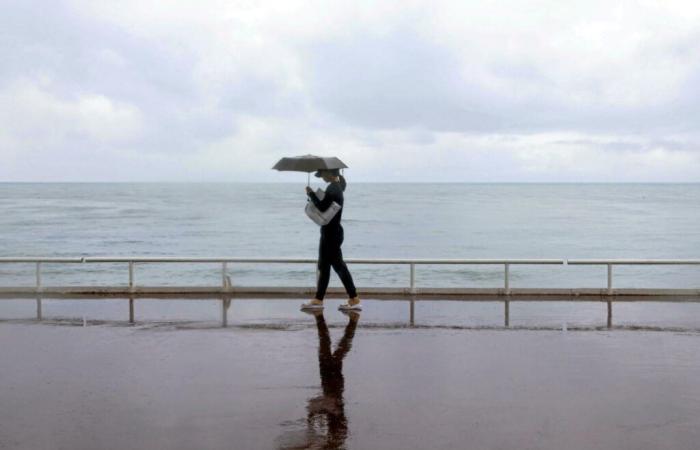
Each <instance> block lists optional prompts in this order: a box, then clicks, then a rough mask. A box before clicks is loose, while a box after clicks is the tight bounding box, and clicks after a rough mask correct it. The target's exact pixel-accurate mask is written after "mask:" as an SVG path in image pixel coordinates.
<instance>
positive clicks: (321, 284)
mask: <svg viewBox="0 0 700 450" xmlns="http://www.w3.org/2000/svg"><path fill="white" fill-rule="evenodd" d="M329 256H330V255H329V251H328V243H327V242H326V241H324V239H323V238H321V242H320V244H319V246H318V268H317V272H316V276H317V278H316V298H317V299H318V300H323V297H325V296H326V289H328V281H329V280H330V278H331V262H330V258H329Z"/></svg>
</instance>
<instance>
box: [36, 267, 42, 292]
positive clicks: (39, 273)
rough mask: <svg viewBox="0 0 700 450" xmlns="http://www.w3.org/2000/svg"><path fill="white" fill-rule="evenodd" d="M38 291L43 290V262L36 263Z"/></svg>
mask: <svg viewBox="0 0 700 450" xmlns="http://www.w3.org/2000/svg"><path fill="white" fill-rule="evenodd" d="M36 290H37V291H40V290H41V262H40V261H39V262H37V263H36Z"/></svg>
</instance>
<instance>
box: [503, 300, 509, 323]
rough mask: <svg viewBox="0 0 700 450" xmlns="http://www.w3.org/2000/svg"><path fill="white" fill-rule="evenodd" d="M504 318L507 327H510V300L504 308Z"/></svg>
mask: <svg viewBox="0 0 700 450" xmlns="http://www.w3.org/2000/svg"><path fill="white" fill-rule="evenodd" d="M503 319H504V321H503V322H504V324H505V326H506V328H508V327H510V302H509V301H508V300H506V301H505V309H504V310H503Z"/></svg>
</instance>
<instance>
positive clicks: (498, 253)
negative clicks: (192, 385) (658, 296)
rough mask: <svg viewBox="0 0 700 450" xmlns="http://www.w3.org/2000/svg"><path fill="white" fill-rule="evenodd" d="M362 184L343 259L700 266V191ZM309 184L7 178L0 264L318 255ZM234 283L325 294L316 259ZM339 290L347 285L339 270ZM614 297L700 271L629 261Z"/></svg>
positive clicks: (211, 280) (452, 273)
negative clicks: (680, 262)
mask: <svg viewBox="0 0 700 450" xmlns="http://www.w3.org/2000/svg"><path fill="white" fill-rule="evenodd" d="M348 181H349V184H348V186H347V189H346V191H345V206H344V210H343V220H342V224H343V227H344V230H345V241H344V243H343V247H342V250H343V255H344V256H345V258H449V259H452V258H464V259H471V258H477V259H481V258H485V259H498V258H534V259H540V258H555V259H575V258H641V259H656V258H659V259H693V258H695V259H697V258H700V226H699V224H700V183H689V184H688V183H685V184H680V183H679V184H675V183H663V184H660V183H640V184H635V183H625V184H608V183H551V184H550V183H522V184H521V183H455V184H452V183H435V184H428V183H397V184H393V183H353V182H352V180H351V179H350V180H348ZM312 186H313V187H314V188H316V187H321V188H323V187H324V186H323V185H322V184H321V185H319V184H312ZM305 187H306V185H305V183H303V182H300V183H280V184H276V183H213V184H206V183H2V184H0V191H1V192H2V195H0V211H2V214H0V231H1V232H0V256H3V257H16V256H22V257H26V256H37V257H38V256H42V257H90V256H100V257H110V256H113V257H124V256H178V257H263V258H274V257H300V258H315V257H316V256H317V252H318V243H319V242H318V241H319V228H318V226H317V225H316V224H314V223H313V222H312V221H311V220H309V218H308V217H307V216H306V215H305V214H304V206H305V205H306V201H307V200H306V195H305ZM350 269H351V272H352V274H353V277H354V279H355V283H356V284H357V286H358V287H359V288H360V292H361V288H362V287H368V286H394V287H405V286H408V285H409V282H410V281H409V280H410V278H409V268H408V266H405V265H403V266H400V265H393V266H392V265H381V266H377V265H361V264H351V265H350ZM503 272H504V268H503V266H501V265H491V266H488V265H464V266H458V265H450V266H445V265H420V266H418V267H417V268H416V285H417V286H418V287H502V286H503V278H504V274H503ZM228 274H229V275H230V276H231V279H232V282H233V283H234V284H235V285H245V286H255V285H266V286H312V285H314V284H315V277H316V271H315V267H314V265H313V264H309V265H304V264H229V267H228ZM134 278H135V282H136V284H137V285H139V284H141V285H158V286H163V285H168V286H177V285H197V286H206V285H219V284H220V283H221V266H220V265H219V264H191V263H183V264H137V265H136V267H135V273H134ZM127 282H128V269H127V265H126V264H125V263H105V264H73V265H61V264H44V265H43V266H42V283H43V284H44V285H61V286H64V285H115V284H126V283H127ZM34 283H35V274H34V265H33V264H0V285H2V286H33V285H34ZM606 284H607V269H606V267H605V266H575V265H562V266H551V265H549V266H544V265H543V266H512V267H511V269H510V286H511V287H512V288H517V287H541V288H549V287H552V288H559V287H590V288H602V287H605V286H606ZM331 286H341V285H340V283H339V280H338V278H337V276H335V274H332V275H331ZM613 287H616V288H628V287H639V288H651V287H653V288H698V287H700V266H671V265H663V266H619V267H615V268H614V279H613ZM1 307H2V305H0V308H1ZM76 308H77V307H76ZM76 311H77V310H76ZM0 316H2V309H0ZM699 325H700V322H699Z"/></svg>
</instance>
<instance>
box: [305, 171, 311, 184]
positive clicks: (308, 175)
mask: <svg viewBox="0 0 700 450" xmlns="http://www.w3.org/2000/svg"><path fill="white" fill-rule="evenodd" d="M306 185H307V186H310V185H311V172H307V173H306Z"/></svg>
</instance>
